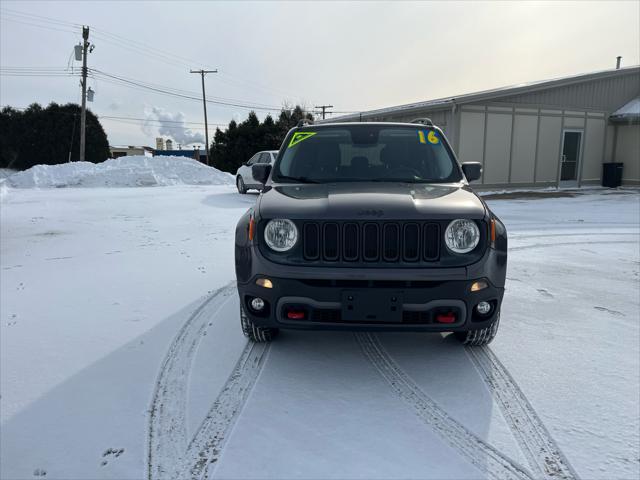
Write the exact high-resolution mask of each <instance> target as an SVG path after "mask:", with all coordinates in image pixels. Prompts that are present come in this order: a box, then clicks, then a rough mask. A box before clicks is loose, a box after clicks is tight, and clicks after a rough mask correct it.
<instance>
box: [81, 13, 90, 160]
mask: <svg viewBox="0 0 640 480" xmlns="http://www.w3.org/2000/svg"><path fill="white" fill-rule="evenodd" d="M88 52H89V27H88V26H87V27H84V26H83V27H82V110H81V111H80V161H81V162H84V152H85V139H86V138H85V127H86V126H87V53H88Z"/></svg>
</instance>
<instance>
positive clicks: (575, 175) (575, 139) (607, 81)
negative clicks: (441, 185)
mask: <svg viewBox="0 0 640 480" xmlns="http://www.w3.org/2000/svg"><path fill="white" fill-rule="evenodd" d="M423 117H428V118H431V119H432V121H433V122H434V124H436V125H437V126H439V127H440V128H442V129H443V131H444V132H445V134H446V135H447V137H448V138H449V141H450V142H451V144H452V146H453V148H454V150H455V151H456V153H457V155H458V158H459V159H460V161H462V162H481V163H482V165H483V176H482V178H481V179H480V180H478V181H477V182H475V183H476V184H481V186H482V187H483V188H484V187H486V188H494V187H499V188H502V187H510V188H513V187H548V186H557V187H574V186H582V185H599V184H601V182H602V171H603V163H609V162H621V163H623V164H624V165H623V177H622V182H623V184H626V185H640V66H633V67H627V68H616V69H612V70H606V71H601V72H594V73H588V74H582V75H575V76H571V77H565V78H558V79H553V80H547V81H541V82H534V83H528V84H523V85H517V86H512V87H506V88H499V89H495V90H488V91H483V92H478V93H470V94H465V95H460V96H456V97H448V98H441V99H437V100H428V101H424V102H417V103H412V104H407V105H399V106H395V107H389V108H382V109H378V110H371V111H367V112H361V113H356V114H350V115H345V116H340V117H334V118H332V119H331V120H327V121H331V122H336V121H400V122H408V121H412V120H414V119H416V118H423ZM479 186H480V185H479Z"/></svg>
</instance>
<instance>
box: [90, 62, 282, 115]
mask: <svg viewBox="0 0 640 480" xmlns="http://www.w3.org/2000/svg"><path fill="white" fill-rule="evenodd" d="M91 72H92V73H94V74H98V77H99V78H102V77H107V78H108V79H112V80H116V81H117V82H120V83H122V84H125V85H132V86H136V87H139V88H143V89H146V90H149V91H153V92H156V93H159V94H162V95H169V96H173V97H178V98H185V99H188V100H195V101H198V102H200V101H202V99H201V98H198V97H196V96H194V95H190V94H183V93H179V92H176V91H171V90H170V87H156V86H152V85H149V84H145V83H143V82H141V81H139V80H131V79H126V78H124V77H120V76H118V75H113V74H110V73H106V72H103V71H100V70H96V69H91ZM102 80H105V78H102ZM206 102H207V103H212V104H215V105H223V106H227V107H237V108H244V109H247V110H262V111H267V112H273V111H278V112H279V111H280V110H281V109H282V107H276V106H262V105H251V104H247V103H239V102H233V101H222V100H214V99H211V98H207V99H206Z"/></svg>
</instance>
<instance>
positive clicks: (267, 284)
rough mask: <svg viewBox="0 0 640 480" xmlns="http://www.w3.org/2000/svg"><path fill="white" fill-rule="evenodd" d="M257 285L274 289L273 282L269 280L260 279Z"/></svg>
mask: <svg viewBox="0 0 640 480" xmlns="http://www.w3.org/2000/svg"><path fill="white" fill-rule="evenodd" d="M256 285H260V286H261V287H264V288H273V282H272V281H271V280H269V279H268V278H259V279H257V280H256Z"/></svg>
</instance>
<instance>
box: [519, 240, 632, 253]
mask: <svg viewBox="0 0 640 480" xmlns="http://www.w3.org/2000/svg"><path fill="white" fill-rule="evenodd" d="M612 244H616V245H619V244H634V245H637V244H638V242H634V241H631V240H618V241H615V240H609V241H603V242H598V241H585V242H561V243H534V244H531V245H519V246H517V247H509V251H510V252H515V251H518V250H529V249H531V248H550V247H566V246H571V245H612Z"/></svg>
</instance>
